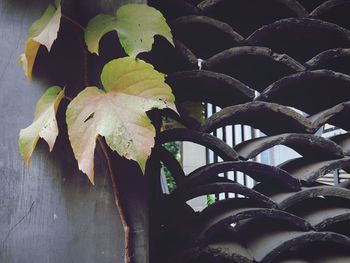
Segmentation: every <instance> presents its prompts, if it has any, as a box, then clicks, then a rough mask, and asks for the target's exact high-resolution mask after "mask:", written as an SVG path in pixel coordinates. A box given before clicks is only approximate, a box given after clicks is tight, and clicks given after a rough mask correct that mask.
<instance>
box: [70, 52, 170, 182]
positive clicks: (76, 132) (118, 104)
mask: <svg viewBox="0 0 350 263" xmlns="http://www.w3.org/2000/svg"><path fill="white" fill-rule="evenodd" d="M101 80H102V83H103V85H104V91H103V90H100V89H98V88H96V87H87V88H86V89H84V90H83V91H82V92H80V93H79V94H78V96H77V97H75V98H74V99H73V100H72V101H71V103H70V104H69V105H68V108H67V112H66V121H67V126H68V135H69V140H70V143H71V145H72V148H73V152H74V156H75V158H76V159H77V161H78V165H79V169H80V170H81V171H83V172H84V173H85V174H87V176H88V177H89V179H90V181H91V182H92V183H93V182H94V151H95V146H96V138H97V137H98V136H99V135H100V136H103V137H105V139H106V142H107V144H108V146H109V147H110V148H111V149H112V150H113V151H116V152H117V153H118V154H119V155H120V156H123V157H125V158H127V159H131V160H135V161H136V162H138V164H139V165H140V167H141V169H142V171H144V169H145V165H146V161H147V159H148V157H149V155H150V153H151V149H152V147H153V146H154V137H155V129H154V127H153V125H152V123H151V121H150V120H149V118H148V116H147V114H146V112H147V111H149V110H151V109H153V108H158V109H162V108H170V109H173V110H175V111H176V108H175V104H174V100H175V99H174V96H173V94H172V92H171V88H170V87H169V86H168V85H167V84H165V82H164V75H163V74H161V73H159V72H157V71H156V70H154V68H153V66H152V65H150V64H147V63H146V62H144V61H142V60H135V59H133V58H130V57H126V58H120V59H115V60H112V61H110V62H109V63H107V64H106V66H105V67H104V69H103V71H102V74H101Z"/></svg>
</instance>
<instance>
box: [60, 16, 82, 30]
mask: <svg viewBox="0 0 350 263" xmlns="http://www.w3.org/2000/svg"><path fill="white" fill-rule="evenodd" d="M61 17H63V18H64V19H66V20H68V21H69V22H71V23H72V24H73V25H75V26H76V27H78V28H79V29H81V30H82V31H83V32H84V31H85V27H83V26H82V25H81V24H79V22H77V21H76V20H74V19H73V18H71V17H69V16H67V15H65V14H62V13H61Z"/></svg>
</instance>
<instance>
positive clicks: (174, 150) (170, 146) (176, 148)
mask: <svg viewBox="0 0 350 263" xmlns="http://www.w3.org/2000/svg"><path fill="white" fill-rule="evenodd" d="M163 146H164V148H165V149H167V150H168V151H169V152H170V153H171V154H172V155H173V156H174V157H175V159H176V160H177V161H179V162H180V161H181V154H180V143H179V142H168V143H164V144H163ZM162 169H163V171H164V175H165V178H166V181H167V185H168V189H169V192H170V193H171V192H172V191H174V190H175V188H176V182H175V180H174V177H173V175H172V174H171V172H170V171H169V169H168V168H167V167H166V166H165V165H163V163H162Z"/></svg>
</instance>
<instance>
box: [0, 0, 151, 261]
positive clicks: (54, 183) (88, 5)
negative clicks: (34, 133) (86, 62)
mask: <svg viewBox="0 0 350 263" xmlns="http://www.w3.org/2000/svg"><path fill="white" fill-rule="evenodd" d="M49 2H51V1H48V0H36V1H25V0H0V106H1V110H0V120H1V129H0V262H4V263H6V262H11V263H13V262H16V263H17V262H18V263H27V262H36V263H41V262H74V263H79V262H84V263H89V262H122V258H123V246H124V240H123V230H122V227H121V223H120V220H119V216H118V213H117V211H116V209H115V205H114V198H113V194H112V189H111V186H110V179H109V177H108V174H107V171H106V169H105V168H104V159H103V158H102V155H101V154H100V152H99V150H97V154H96V164H95V165H96V183H95V184H96V185H95V186H92V185H91V184H90V183H89V181H88V179H87V177H86V176H85V175H83V174H82V173H80V172H78V170H77V165H76V163H75V161H74V158H73V156H72V152H71V149H70V147H69V145H67V137H66V134H64V133H61V134H60V136H59V138H58V140H57V143H56V146H55V149H54V150H53V153H52V154H49V151H48V147H47V145H46V144H45V143H42V142H40V143H39V145H38V147H37V149H36V151H35V153H34V156H33V158H32V162H31V167H30V175H29V174H28V173H27V171H26V169H25V163H24V161H23V160H22V158H21V156H20V154H19V151H18V146H17V139H18V133H19V130H20V129H21V128H24V127H26V126H27V125H29V124H30V123H31V121H32V118H33V111H34V107H35V103H36V101H37V100H38V98H39V97H40V96H41V95H42V93H43V92H44V90H45V89H46V88H47V87H49V86H51V85H56V84H58V85H62V86H63V85H65V86H66V90H67V93H68V94H70V95H72V96H74V94H76V92H77V91H78V90H79V89H81V88H82V87H83V80H82V77H83V70H82V68H81V60H82V52H81V46H79V41H80V40H79V34H81V32H79V30H78V29H77V28H74V27H73V26H72V25H70V24H69V23H67V22H66V21H63V25H62V32H60V34H59V39H58V40H57V42H56V43H55V44H54V46H53V48H52V52H51V53H50V54H47V52H46V51H45V49H42V50H40V54H39V57H38V64H37V66H36V69H35V71H34V76H35V78H34V81H33V82H29V81H28V80H27V79H26V77H25V76H24V74H23V70H22V68H21V67H20V65H19V64H18V55H19V54H20V53H22V52H23V50H24V46H25V42H26V38H27V33H28V29H29V26H30V25H31V24H32V23H33V21H35V20H36V19H38V18H39V17H40V15H41V14H42V12H43V11H44V10H45V9H46V7H47V6H48V3H49ZM52 2H53V1H52ZM121 2H126V1H112V0H110V1H81V3H79V2H78V1H64V7H63V11H64V12H66V13H68V14H69V15H72V16H75V17H77V18H78V19H80V21H81V22H82V23H85V22H86V21H87V20H86V19H87V18H88V17H90V16H92V15H94V14H96V13H99V12H100V10H101V11H102V12H111V11H112V10H114V9H115V8H116V6H118V5H120V4H121ZM129 2H130V1H129ZM134 2H135V1H134ZM138 2H141V1H138ZM63 38H64V40H63ZM80 44H81V43H80ZM91 60H94V58H91ZM98 69H99V68H98V66H97V67H92V68H90V69H89V71H90V73H93V74H95V75H98V74H99V72H98ZM93 74H92V75H93ZM93 78H94V77H93ZM95 79H97V77H96V78H95ZM64 106H65V105H64V103H63V105H62V107H60V109H59V114H58V115H59V119H61V122H60V125H61V128H64V127H63V126H62V123H63V122H62V119H63V118H64V111H63V110H64ZM131 173H133V172H132V171H131ZM140 213H142V212H140ZM137 216H139V215H137ZM145 251H146V250H145ZM140 262H141V261H140ZM145 262H146V261H145Z"/></svg>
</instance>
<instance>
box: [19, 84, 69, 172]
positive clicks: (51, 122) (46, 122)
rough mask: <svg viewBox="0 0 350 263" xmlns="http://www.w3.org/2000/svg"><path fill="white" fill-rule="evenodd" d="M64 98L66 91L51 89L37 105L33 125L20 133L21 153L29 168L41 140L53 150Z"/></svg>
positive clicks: (57, 88) (55, 87)
mask: <svg viewBox="0 0 350 263" xmlns="http://www.w3.org/2000/svg"><path fill="white" fill-rule="evenodd" d="M63 97H64V91H63V90H62V89H61V88H60V87H58V86H53V87H51V88H49V89H48V90H47V91H46V92H45V93H44V95H43V96H42V97H41V98H40V99H39V101H38V103H37V104H36V108H35V113H34V120H33V123H32V124H31V125H30V126H28V127H27V128H25V129H22V130H21V131H20V133H19V141H18V144H19V151H20V153H21V155H22V157H23V158H24V160H25V161H26V164H27V168H29V165H30V160H31V157H32V154H33V151H34V149H35V146H36V144H37V142H38V140H39V138H43V139H44V140H45V141H46V142H47V144H48V145H49V148H50V151H51V150H52V148H53V146H54V144H55V141H56V137H57V135H58V127H57V121H56V112H57V108H58V106H59V104H60V102H61V100H62V98H63Z"/></svg>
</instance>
